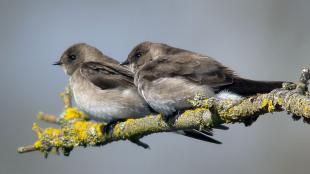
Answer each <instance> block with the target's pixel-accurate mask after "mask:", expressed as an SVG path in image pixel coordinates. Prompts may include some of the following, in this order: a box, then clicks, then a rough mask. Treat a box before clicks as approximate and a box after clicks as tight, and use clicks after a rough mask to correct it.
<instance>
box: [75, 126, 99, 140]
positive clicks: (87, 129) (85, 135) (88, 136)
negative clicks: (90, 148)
mask: <svg viewBox="0 0 310 174" xmlns="http://www.w3.org/2000/svg"><path fill="white" fill-rule="evenodd" d="M73 126H74V131H75V133H76V136H77V137H78V140H79V141H80V142H93V143H96V142H94V141H95V140H94V138H95V139H96V138H101V137H102V126H103V125H102V124H100V123H93V122H89V121H77V122H75V123H74V124H73Z"/></svg>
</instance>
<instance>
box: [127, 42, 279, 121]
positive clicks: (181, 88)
mask: <svg viewBox="0 0 310 174" xmlns="http://www.w3.org/2000/svg"><path fill="white" fill-rule="evenodd" d="M123 65H128V66H129V67H130V68H131V70H132V71H133V72H135V79H134V82H135V85H136V86H137V87H138V91H139V93H140V94H141V96H143V98H144V99H145V100H146V101H147V103H148V104H149V105H150V106H151V107H152V108H153V109H154V110H155V111H157V112H159V113H162V114H164V115H165V116H167V117H169V116H172V115H175V113H176V112H180V111H182V110H185V109H188V108H191V107H192V106H191V104H190V103H189V102H188V99H193V98H194V97H195V95H197V94H200V95H203V96H205V97H206V98H210V97H214V96H215V97H219V98H231V99H234V100H239V99H241V98H242V97H243V96H249V95H254V94H256V93H265V92H270V91H271V90H273V89H275V88H280V87H281V86H282V83H283V82H280V81H254V80H249V79H245V78H242V77H239V76H237V75H235V74H234V72H233V71H232V70H230V69H229V68H228V67H225V66H224V65H222V64H221V63H219V62H218V61H216V60H214V59H213V58H211V57H208V56H204V55H201V54H198V53H194V52H191V51H187V50H184V49H179V48H174V47H172V46H169V45H166V44H161V43H152V42H143V43H141V44H139V45H137V46H136V47H135V48H134V49H133V50H132V51H131V52H130V54H129V56H128V58H127V60H126V61H125V62H124V63H123Z"/></svg>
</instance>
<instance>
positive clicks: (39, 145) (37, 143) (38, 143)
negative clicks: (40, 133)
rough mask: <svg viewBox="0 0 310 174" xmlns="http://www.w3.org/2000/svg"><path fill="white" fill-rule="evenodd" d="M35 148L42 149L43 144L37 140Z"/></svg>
mask: <svg viewBox="0 0 310 174" xmlns="http://www.w3.org/2000/svg"><path fill="white" fill-rule="evenodd" d="M33 147H34V148H36V149H40V148H41V147H42V142H41V141H40V140H37V141H36V142H35V143H34V144H33Z"/></svg>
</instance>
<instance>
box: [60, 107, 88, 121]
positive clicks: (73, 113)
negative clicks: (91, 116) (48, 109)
mask: <svg viewBox="0 0 310 174" xmlns="http://www.w3.org/2000/svg"><path fill="white" fill-rule="evenodd" d="M63 118H64V119H66V120H72V119H75V118H78V119H86V118H87V116H86V115H85V114H84V113H83V112H81V111H79V110H78V109H77V108H72V107H69V108H67V109H66V110H65V112H64V115H63Z"/></svg>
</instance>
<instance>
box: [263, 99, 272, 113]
mask: <svg viewBox="0 0 310 174" xmlns="http://www.w3.org/2000/svg"><path fill="white" fill-rule="evenodd" d="M266 106H267V110H268V112H272V111H274V109H275V107H274V105H273V102H272V100H268V99H266V98H264V99H263V103H262V107H266Z"/></svg>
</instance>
